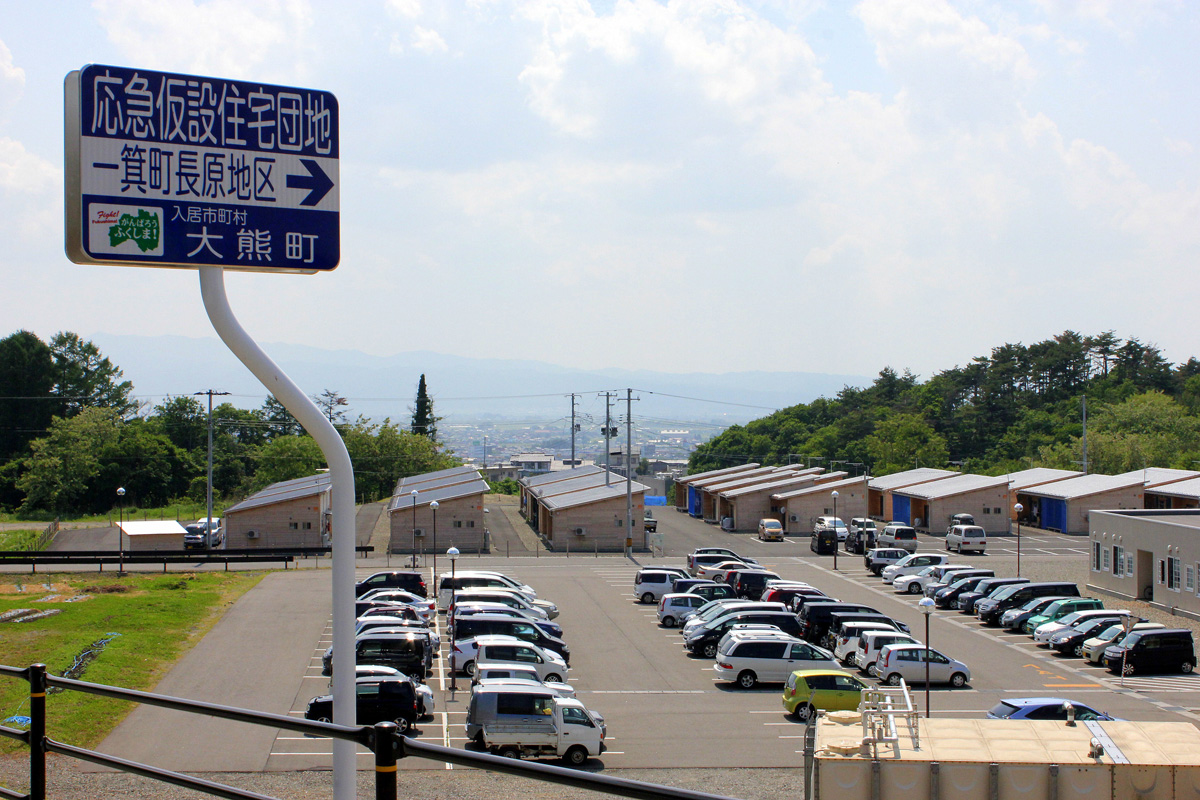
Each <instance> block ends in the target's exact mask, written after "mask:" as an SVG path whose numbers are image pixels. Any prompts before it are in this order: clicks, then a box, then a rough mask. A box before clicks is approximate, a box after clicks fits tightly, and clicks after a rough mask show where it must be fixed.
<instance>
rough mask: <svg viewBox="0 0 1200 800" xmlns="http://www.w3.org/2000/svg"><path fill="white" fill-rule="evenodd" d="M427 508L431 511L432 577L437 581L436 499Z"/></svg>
mask: <svg viewBox="0 0 1200 800" xmlns="http://www.w3.org/2000/svg"><path fill="white" fill-rule="evenodd" d="M429 508H430V510H431V511H433V579H434V581H437V579H438V577H437V574H438V571H437V510H438V501H437V500H434V501H432V502H431V503H430V504H429Z"/></svg>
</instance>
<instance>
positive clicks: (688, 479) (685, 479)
mask: <svg viewBox="0 0 1200 800" xmlns="http://www.w3.org/2000/svg"><path fill="white" fill-rule="evenodd" d="M759 466H760V465H759V464H741V465H739V466H736V467H724V468H722V469H710V470H708V471H707V472H697V473H696V474H695V475H680V476H679V477H678V478H676V479H675V482H676V483H686V484H690V483H695V482H696V481H702V480H704V479H705V478H712V477H715V476H717V475H728V474H730V473H731V472H743V471H745V470H748V469H756V468H757V467H759Z"/></svg>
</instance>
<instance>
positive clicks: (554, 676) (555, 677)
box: [546, 672, 562, 683]
mask: <svg viewBox="0 0 1200 800" xmlns="http://www.w3.org/2000/svg"><path fill="white" fill-rule="evenodd" d="M546 681H547V682H548V683H562V675H559V674H558V673H557V672H551V673H550V674H549V675H547V676H546Z"/></svg>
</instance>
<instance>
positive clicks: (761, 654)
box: [713, 631, 837, 689]
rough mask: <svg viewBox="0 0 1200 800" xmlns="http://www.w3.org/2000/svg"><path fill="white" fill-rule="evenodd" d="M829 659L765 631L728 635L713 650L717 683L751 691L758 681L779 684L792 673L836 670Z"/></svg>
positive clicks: (821, 652)
mask: <svg viewBox="0 0 1200 800" xmlns="http://www.w3.org/2000/svg"><path fill="white" fill-rule="evenodd" d="M836 668H837V663H836V662H835V661H834V660H833V655H832V654H831V653H830V652H829V651H828V650H824V649H822V648H820V647H817V646H816V645H811V644H809V643H808V642H803V641H801V640H799V639H796V638H794V637H791V636H785V635H781V634H779V633H769V632H765V631H746V632H744V633H740V632H739V633H732V634H729V635H728V636H727V637H726V638H725V639H724V641H723V642H722V644H721V646H720V648H719V649H718V650H717V663H716V664H714V665H713V671H714V672H716V673H717V679H718V680H723V681H733V682H736V683H737V685H738V686H741V687H742V688H743V689H752V688H754V685H755V684H757V683H758V682H759V681H764V682H766V683H783V682H784V681H786V680H787V679H788V676H789V675H791V674H792V672H793V671H794V670H798V669H836Z"/></svg>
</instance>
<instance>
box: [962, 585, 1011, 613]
mask: <svg viewBox="0 0 1200 800" xmlns="http://www.w3.org/2000/svg"><path fill="white" fill-rule="evenodd" d="M1014 583H1029V578H985V579H984V580H982V581H980V582H979V583H978V584H976V586H975V588H974V589H972V590H970V591H968V592H963V593H962V594H960V595H959V596H958V610H959V611H960V612H962V613H963V614H974V613H975V603H976V602H977V601H979V600H982V599H983V598H985V597H987V596H989V595H990V594H991V593H992V592H996V591H999V590H1000V589H1002V588H1004V587H1005V586H1011V585H1013V584H1014Z"/></svg>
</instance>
